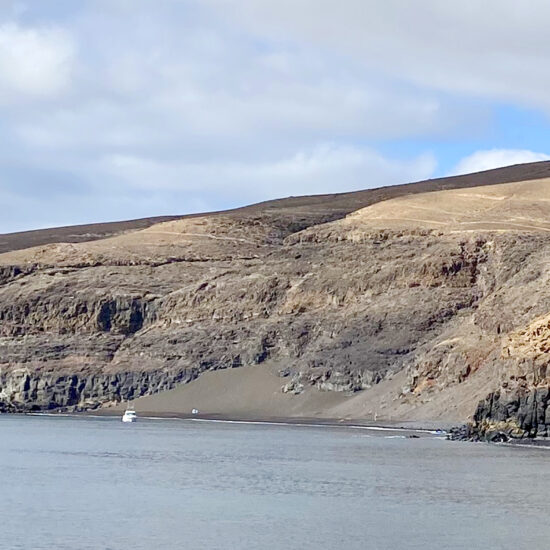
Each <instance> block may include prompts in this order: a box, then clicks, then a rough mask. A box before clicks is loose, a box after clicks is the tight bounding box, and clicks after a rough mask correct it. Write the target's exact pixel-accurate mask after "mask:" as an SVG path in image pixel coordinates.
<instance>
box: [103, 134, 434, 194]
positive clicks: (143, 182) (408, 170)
mask: <svg viewBox="0 0 550 550" xmlns="http://www.w3.org/2000/svg"><path fill="white" fill-rule="evenodd" d="M435 168H436V161H435V158H434V157H433V156H432V155H420V156H418V157H415V158H413V159H410V160H406V161H403V160H398V159H391V158H387V157H384V156H382V155H380V154H379V153H377V152H376V151H374V150H372V149H369V148H358V147H350V146H348V147H341V146H335V145H333V144H325V145H322V146H318V147H316V148H315V149H313V150H310V151H303V152H299V153H296V154H294V155H292V156H290V157H286V158H280V159H276V160H268V161H264V162H234V161H219V162H203V163H184V162H174V163H172V164H168V163H159V162H157V161H155V160H153V159H147V158H139V157H132V156H125V155H114V156H111V157H107V158H105V159H104V161H103V164H102V168H101V174H102V175H103V177H108V178H109V179H110V178H116V179H117V180H119V181H124V182H125V183H126V184H127V185H128V186H129V187H135V186H138V187H140V188H141V189H148V190H159V189H165V190H170V191H172V192H179V193H184V192H190V193H199V192H201V191H205V192H206V193H216V194H217V195H222V196H225V197H227V198H229V197H234V203H233V205H237V204H243V203H244V202H246V201H250V200H254V201H261V200H266V199H273V198H277V197H283V196H289V195H299V194H321V193H336V192H343V191H352V190H355V189H365V188H368V187H378V186H382V185H390V184H394V183H403V182H406V181H415V180H419V179H425V178H428V177H430V176H432V175H433V173H434V171H435ZM235 199H236V200H235Z"/></svg>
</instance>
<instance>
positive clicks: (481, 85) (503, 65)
mask: <svg viewBox="0 0 550 550" xmlns="http://www.w3.org/2000/svg"><path fill="white" fill-rule="evenodd" d="M205 1H206V2H208V3H209V4H210V5H212V6H215V7H216V9H218V10H223V11H224V13H225V14H226V16H227V17H231V16H232V15H233V17H234V20H235V19H236V18H237V17H238V19H239V21H240V22H241V24H243V25H246V26H247V28H248V29H250V31H251V32H256V33H257V35H258V36H263V37H265V36H266V35H268V36H271V37H272V38H275V37H277V38H279V39H281V37H285V38H284V39H285V40H286V41H287V42H291V43H299V44H302V43H304V42H307V43H310V44H311V45H315V46H316V47H318V48H323V49H325V50H329V51H333V52H334V51H338V52H340V53H341V54H342V55H345V56H346V57H347V58H351V59H355V60H358V61H359V62H360V63H361V64H362V65H363V67H364V68H365V70H375V71H379V72H381V73H383V74H386V75H391V76H393V77H397V78H399V79H400V80H402V81H404V82H408V83H415V84H416V85H418V86H421V87H422V88H424V89H426V90H432V91H435V90H439V91H442V92H446V93H450V94H454V95H456V94H467V95H469V96H471V97H488V98H498V99H500V100H512V101H521V102H523V103H524V104H528V105H531V106H533V105H537V106H539V107H543V108H544V109H546V111H547V113H550V97H549V96H548V93H547V90H548V87H549V85H550V73H548V72H547V71H544V70H543V69H542V67H543V66H544V65H545V64H546V63H547V61H548V58H549V56H550V43H549V42H548V40H547V32H548V29H547V22H548V20H549V18H550V4H549V3H548V2H546V1H545V0H532V1H531V2H530V3H529V6H527V5H525V4H519V3H518V2H517V1H515V0H485V1H484V2H475V1H467V2H461V3H460V6H457V4H456V3H454V2H441V1H440V0H420V1H418V2H403V1H402V0H386V1H384V2H379V1H378V0H347V1H346V2H340V3H337V2H334V1H333V0H301V1H300V2H296V1H294V0H279V1H278V2H272V1H270V0H205ZM237 14H238V15H237ZM312 14H315V16H314V17H312Z"/></svg>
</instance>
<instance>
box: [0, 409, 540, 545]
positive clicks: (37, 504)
mask: <svg viewBox="0 0 550 550" xmlns="http://www.w3.org/2000/svg"><path fill="white" fill-rule="evenodd" d="M549 474H550V450H546V449H543V448H528V447H511V446H497V445H488V444H482V443H477V444H474V443H459V442H449V441H445V440H444V439H442V438H437V437H421V438H418V439H409V438H406V437H404V434H403V432H391V431H379V430H369V429H357V428H350V427H315V426H311V427H310V426H292V425H269V424H257V425H255V424H245V423H244V424H243V423H222V422H200V421H194V420H154V419H140V421H139V422H138V423H135V424H123V423H122V422H120V419H118V418H87V417H52V416H15V415H14V416H10V415H4V416H0V479H1V484H2V489H1V493H0V511H1V518H2V527H1V530H0V548H2V549H6V550H19V549H21V550H40V549H48V550H50V549H56V550H62V549H67V550H69V549H70V550H88V549H89V550H99V549H101V550H102V549H105V550H107V549H109V550H156V549H180V548H181V549H197V550H198V549H200V550H207V549H224V550H225V549H247V550H248V549H273V550H279V549H280V550H283V549H339V550H345V549H368V550H377V549H380V550H382V549H383V550H393V549H415V548H418V549H422V550H431V549H434V550H435V549H437V550H441V549H445V550H450V549H457V550H458V549H460V550H464V549H469V550H471V549H478V548H479V549H484V550H488V549H495V550H496V549H498V550H502V549H508V548H509V549H514V550H523V549H525V550H527V549H529V550H533V549H539V548H540V549H542V548H547V547H548V544H549V540H550V522H549V521H548V518H549V517H550V475H549Z"/></svg>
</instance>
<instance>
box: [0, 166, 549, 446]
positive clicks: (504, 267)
mask: <svg viewBox="0 0 550 550" xmlns="http://www.w3.org/2000/svg"><path fill="white" fill-rule="evenodd" d="M136 223H138V222H119V225H109V226H102V225H101V224H99V225H98V226H96V227H95V229H94V230H93V231H90V230H89V228H87V229H84V228H78V227H77V228H62V229H60V230H48V231H44V232H40V231H38V232H30V233H26V234H12V235H3V236H0V242H1V243H2V246H3V249H2V250H3V252H4V253H2V254H0V321H1V324H0V386H1V388H2V391H1V394H0V396H1V406H2V408H3V409H4V410H41V409H58V408H64V409H67V408H69V409H91V408H96V407H99V406H102V407H105V406H110V405H113V404H115V403H117V402H119V401H120V400H121V399H128V398H135V397H138V396H141V395H149V394H151V395H150V396H149V397H144V398H143V399H144V401H143V402H139V401H138V407H140V410H142V411H146V410H149V411H150V412H159V411H160V412H163V413H165V414H169V413H188V412H189V410H190V409H191V408H192V407H198V408H200V409H201V411H203V412H205V413H210V414H226V415H234V416H243V417H244V416H256V417H257V416H269V417H291V416H296V417H306V416H307V417H313V416H316V417H327V418H357V419H372V418H374V417H376V418H378V419H384V418H385V419H389V418H391V419H392V420H398V419H399V420H405V419H407V420H424V421H427V420H432V421H443V420H445V421H457V422H458V421H463V420H466V419H468V418H472V416H473V415H474V414H475V419H476V421H477V423H478V426H479V427H480V429H482V430H492V429H495V426H497V427H499V429H501V428H502V429H506V430H508V431H515V432H517V433H528V434H530V435H535V433H537V434H539V435H541V434H542V435H544V434H545V433H546V430H547V426H548V425H550V408H548V415H549V418H548V419H546V416H545V415H546V411H547V407H546V404H547V401H548V389H547V388H548V383H549V378H548V374H547V373H546V361H547V360H546V353H547V345H548V344H547V342H548V338H550V336H549V335H550V330H549V329H548V326H549V323H548V315H549V313H550V292H549V291H548V290H547V289H548V288H550V287H549V285H548V284H547V279H548V277H549V275H550V271H549V269H548V266H547V258H548V254H549V252H550V250H549V247H550V232H549V230H550V163H548V162H542V163H533V164H527V165H519V166H513V167H508V168H503V169H498V170H492V171H488V172H483V173H478V174H471V175H467V176H459V177H454V178H443V179H438V180H430V181H426V182H419V183H414V184H409V185H401V186H394V187H388V188H380V189H372V190H366V191H359V192H355V193H346V194H339V195H325V196H313V197H297V198H288V199H282V200H279V201H270V202H267V203H261V204H258V205H253V206H250V207H245V208H241V209H236V210H233V211H227V212H220V213H212V214H205V215H195V216H187V217H179V218H169V219H163V220H161V221H159V220H158V219H154V218H151V219H149V220H147V221H143V220H142V221H139V225H135V224H136ZM67 236H70V238H63V239H62V237H67ZM61 239H62V240H63V241H65V242H60V241H61ZM67 241H71V242H67ZM237 367H239V368H237ZM224 369H231V370H224ZM206 371H210V372H208V373H207V374H203V375H202V376H200V375H201V374H202V373H205V372H206ZM218 371H219V372H218ZM199 376H200V377H199ZM198 377H199V379H198V380H197V378H198ZM185 382H187V383H189V382H190V383H189V384H188V385H182V384H183V383H185ZM159 392H161V393H159ZM152 394H158V395H152ZM480 402H481V405H480V406H479V407H478V403H480ZM476 409H477V412H476Z"/></svg>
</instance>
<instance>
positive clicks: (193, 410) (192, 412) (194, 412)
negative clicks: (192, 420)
mask: <svg viewBox="0 0 550 550" xmlns="http://www.w3.org/2000/svg"><path fill="white" fill-rule="evenodd" d="M191 414H199V409H191Z"/></svg>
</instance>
